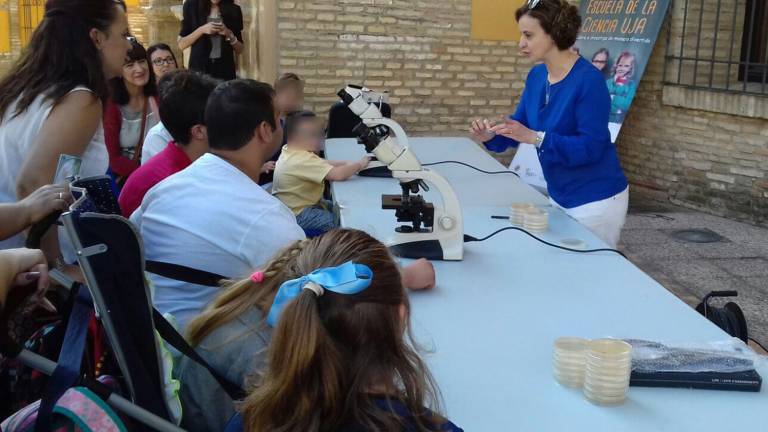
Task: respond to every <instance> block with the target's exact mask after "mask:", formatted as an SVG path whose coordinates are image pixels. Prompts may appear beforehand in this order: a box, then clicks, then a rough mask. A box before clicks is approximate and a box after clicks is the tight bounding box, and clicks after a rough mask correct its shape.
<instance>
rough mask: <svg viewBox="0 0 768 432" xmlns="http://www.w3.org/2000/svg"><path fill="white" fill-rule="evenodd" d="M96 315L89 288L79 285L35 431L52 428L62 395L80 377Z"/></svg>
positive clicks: (38, 414) (42, 431) (43, 431)
mask: <svg viewBox="0 0 768 432" xmlns="http://www.w3.org/2000/svg"><path fill="white" fill-rule="evenodd" d="M91 316H93V300H92V299H91V293H90V292H88V289H87V288H86V287H85V286H83V285H80V286H79V288H78V291H77V297H76V298H75V304H74V306H72V312H71V313H70V315H69V321H68V322H67V331H66V333H65V334H64V342H62V344H61V353H59V359H58V362H57V364H56V369H54V371H53V374H51V376H50V378H49V379H48V383H47V384H46V386H45V390H44V391H43V397H42V398H41V399H40V407H39V408H38V409H37V420H35V432H45V431H49V430H51V416H52V414H53V408H54V407H55V405H56V402H58V400H59V398H60V397H61V396H62V395H63V394H64V393H65V392H66V391H67V389H69V388H70V387H72V386H74V385H75V383H76V382H77V380H78V378H80V376H81V370H80V367H81V364H82V361H83V353H84V352H85V341H86V336H87V335H88V322H89V321H90V319H91Z"/></svg>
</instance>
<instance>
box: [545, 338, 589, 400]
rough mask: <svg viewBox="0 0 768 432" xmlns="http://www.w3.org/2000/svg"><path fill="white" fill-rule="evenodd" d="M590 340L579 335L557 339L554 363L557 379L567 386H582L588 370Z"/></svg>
mask: <svg viewBox="0 0 768 432" xmlns="http://www.w3.org/2000/svg"><path fill="white" fill-rule="evenodd" d="M588 345H589V341H588V340H586V339H582V338H577V337H561V338H558V339H557V340H555V349H554V353H553V358H552V360H553V364H554V374H555V380H557V382H559V383H560V384H562V385H564V386H566V387H573V388H581V386H582V385H583V384H584V375H585V372H586V355H587V347H588Z"/></svg>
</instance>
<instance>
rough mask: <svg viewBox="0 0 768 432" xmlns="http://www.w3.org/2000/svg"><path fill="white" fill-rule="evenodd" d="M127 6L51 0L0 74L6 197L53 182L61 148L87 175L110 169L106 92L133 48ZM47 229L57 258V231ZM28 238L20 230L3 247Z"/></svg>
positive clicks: (0, 172) (2, 190) (0, 160)
mask: <svg viewBox="0 0 768 432" xmlns="http://www.w3.org/2000/svg"><path fill="white" fill-rule="evenodd" d="M125 11H126V9H125V3H123V1H122V0H49V1H48V2H46V10H45V16H44V17H43V20H42V21H41V22H40V24H39V25H38V27H37V29H36V30H35V32H34V33H33V34H32V38H31V40H30V43H29V46H28V47H27V48H26V50H25V51H24V52H23V53H22V55H21V58H20V59H19V60H18V62H17V63H16V64H15V65H14V67H13V69H12V70H11V71H10V72H9V73H8V74H7V75H6V77H5V78H4V79H3V80H2V81H0V202H3V203H11V202H16V201H18V200H19V199H21V198H24V197H25V196H27V195H29V194H31V193H32V192H33V191H35V190H37V189H38V188H39V187H41V186H43V185H46V184H50V183H52V182H53V180H54V176H55V172H56V166H57V163H58V160H59V155H62V154H66V155H73V156H79V157H81V158H82V164H81V167H80V175H81V176H90V175H99V174H104V172H105V171H106V169H107V149H106V147H105V146H104V142H103V133H102V132H101V113H102V100H104V99H105V98H106V96H107V80H108V79H110V78H112V77H115V76H119V75H120V73H121V70H122V67H123V61H124V60H125V56H126V54H127V52H128V50H129V49H130V43H129V42H128V39H127V36H128V20H127V18H126V15H125ZM47 237H48V238H47V239H46V240H49V239H50V242H48V241H46V244H45V245H46V246H48V247H47V250H46V253H47V255H48V259H49V260H54V259H56V258H58V253H59V252H58V245H57V243H56V236H47ZM23 243H24V238H23V237H22V236H20V235H17V236H15V237H11V238H10V239H8V240H6V241H4V242H0V249H6V248H11V247H17V246H20V245H23ZM57 264H58V263H57Z"/></svg>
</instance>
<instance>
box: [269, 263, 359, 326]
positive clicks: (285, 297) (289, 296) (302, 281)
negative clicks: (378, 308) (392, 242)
mask: <svg viewBox="0 0 768 432" xmlns="http://www.w3.org/2000/svg"><path fill="white" fill-rule="evenodd" d="M371 281H373V271H371V269H370V268H369V267H368V266H366V265H363V264H356V263H354V262H352V261H349V262H347V263H344V264H342V265H340V266H337V267H326V268H321V269H317V270H315V271H313V272H312V273H310V274H308V275H306V276H302V277H300V278H298V279H293V280H289V281H285V282H283V284H282V285H280V288H279V289H278V290H277V294H276V295H275V301H274V302H272V307H270V308H269V315H267V324H269V326H270V327H275V326H277V323H278V320H279V319H280V315H281V314H282V312H283V309H284V308H285V305H286V304H288V303H289V302H290V301H291V300H293V299H294V298H296V296H297V295H299V294H300V293H301V291H302V290H304V289H309V290H312V291H313V292H314V293H315V294H316V295H317V296H321V295H322V294H323V290H328V291H331V292H334V293H336V294H344V295H352V294H357V293H359V292H362V291H364V290H365V289H366V288H368V287H369V286H370V285H371Z"/></svg>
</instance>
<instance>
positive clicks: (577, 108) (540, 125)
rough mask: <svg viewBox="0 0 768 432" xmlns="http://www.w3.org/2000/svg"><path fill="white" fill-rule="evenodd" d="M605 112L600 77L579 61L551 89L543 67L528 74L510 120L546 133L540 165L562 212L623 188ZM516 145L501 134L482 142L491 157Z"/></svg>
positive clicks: (624, 180) (607, 107) (605, 91)
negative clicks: (518, 102)
mask: <svg viewBox="0 0 768 432" xmlns="http://www.w3.org/2000/svg"><path fill="white" fill-rule="evenodd" d="M547 93H549V97H547ZM547 99H548V100H549V103H546V101H547ZM610 110H611V97H610V96H609V95H608V88H607V87H606V84H605V78H603V76H602V75H601V74H600V72H599V71H598V70H597V69H596V68H595V67H594V66H592V64H591V63H590V62H588V61H587V60H584V59H583V58H582V57H579V59H578V60H577V61H576V64H574V66H573V68H572V69H571V71H570V72H569V73H568V75H567V76H566V77H565V78H564V79H563V80H562V81H560V82H557V83H555V84H552V85H549V84H548V82H547V68H546V66H544V65H543V64H540V65H536V66H534V67H533V68H532V69H531V71H530V72H529V73H528V78H527V79H526V82H525V90H523V96H522V98H521V99H520V104H519V105H518V106H517V110H516V111H515V113H514V114H512V115H511V116H510V118H512V119H514V120H517V121H519V122H520V123H522V124H523V125H525V126H526V127H527V128H529V129H532V130H535V131H544V132H546V136H545V137H544V142H543V143H542V145H541V147H540V148H539V151H538V154H539V161H540V162H541V168H542V171H543V173H544V178H545V179H546V180H547V189H548V190H549V194H550V196H551V197H552V199H554V200H555V201H556V202H557V203H558V204H560V205H561V206H563V207H565V208H573V207H578V206H580V205H583V204H587V203H591V202H595V201H600V200H603V199H606V198H610V197H612V196H614V195H616V194H618V193H619V192H622V191H623V190H624V189H626V187H627V178H626V177H625V176H624V172H623V171H622V169H621V165H620V164H619V157H618V154H617V153H616V146H614V145H613V143H611V134H610V132H609V131H608V115H609V113H610ZM518 144H519V143H518V142H517V141H515V140H513V139H510V138H507V137H504V136H501V135H497V136H495V137H494V138H493V139H491V140H489V141H487V142H485V146H486V147H487V148H488V149H489V150H491V151H495V152H502V151H504V150H506V149H507V148H509V147H517V145H518Z"/></svg>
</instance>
